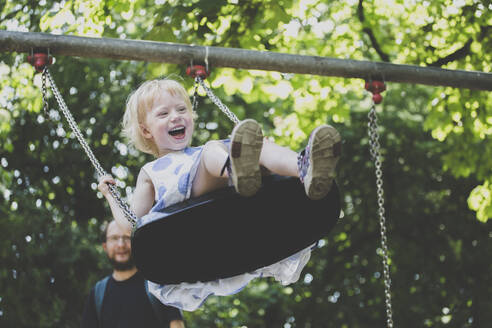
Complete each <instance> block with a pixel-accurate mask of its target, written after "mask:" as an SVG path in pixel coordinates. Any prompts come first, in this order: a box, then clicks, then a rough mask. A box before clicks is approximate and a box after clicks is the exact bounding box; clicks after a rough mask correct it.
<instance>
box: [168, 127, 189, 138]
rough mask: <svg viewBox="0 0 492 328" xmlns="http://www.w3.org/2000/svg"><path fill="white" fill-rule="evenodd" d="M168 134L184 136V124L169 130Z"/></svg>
mask: <svg viewBox="0 0 492 328" xmlns="http://www.w3.org/2000/svg"><path fill="white" fill-rule="evenodd" d="M169 134H170V135H171V136H173V137H184V134H185V128H184V126H181V127H176V128H174V129H172V130H170V131H169Z"/></svg>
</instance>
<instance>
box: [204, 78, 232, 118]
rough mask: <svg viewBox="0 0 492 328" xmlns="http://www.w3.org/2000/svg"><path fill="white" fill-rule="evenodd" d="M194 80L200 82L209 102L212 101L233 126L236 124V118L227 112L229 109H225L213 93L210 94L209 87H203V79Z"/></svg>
mask: <svg viewBox="0 0 492 328" xmlns="http://www.w3.org/2000/svg"><path fill="white" fill-rule="evenodd" d="M196 79H198V82H200V85H201V86H202V88H203V89H205V92H206V93H207V96H208V97H209V98H210V100H212V102H213V103H214V104H215V105H217V107H219V109H220V110H221V111H222V112H223V113H224V114H226V116H227V117H228V118H229V119H230V120H231V121H232V122H234V124H238V123H239V119H238V118H237V116H236V115H235V114H234V113H233V112H231V111H230V110H229V108H227V106H226V105H224V104H223V103H222V102H221V101H220V99H219V98H217V96H216V95H214V93H213V92H212V90H210V88H209V87H207V86H206V85H205V83H204V82H203V79H202V78H201V77H199V76H197V77H196Z"/></svg>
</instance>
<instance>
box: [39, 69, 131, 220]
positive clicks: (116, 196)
mask: <svg viewBox="0 0 492 328" xmlns="http://www.w3.org/2000/svg"><path fill="white" fill-rule="evenodd" d="M46 77H48V80H49V82H50V86H51V90H52V91H53V95H54V96H55V98H56V101H57V102H58V106H59V107H60V109H61V111H62V113H63V115H64V116H65V119H66V120H67V122H68V125H69V126H70V128H71V129H72V131H73V133H74V134H75V136H76V137H77V140H78V141H79V143H80V145H81V146H82V148H83V149H84V151H85V153H86V155H87V157H88V158H89V160H90V161H91V163H92V165H93V166H94V168H95V169H96V171H97V174H98V176H99V178H101V177H102V176H105V175H108V174H107V173H106V171H104V169H103V168H102V166H101V164H100V163H99V161H98V160H97V159H96V157H95V156H94V153H93V152H92V150H91V148H90V147H89V145H88V144H87V142H86V141H85V140H84V137H83V136H82V133H81V132H80V129H79V128H78V126H77V123H76V122H75V120H74V118H73V116H72V113H71V112H70V110H69V109H68V107H67V105H66V104H65V101H64V100H63V98H62V96H61V94H60V92H59V91H58V88H57V87H56V84H55V82H54V80H53V78H52V77H51V73H50V71H49V70H48V68H47V67H45V68H44V70H43V105H44V106H45V108H47V106H48V103H47V100H46V99H47V97H46V93H47V91H46ZM108 186H109V191H110V193H111V195H112V196H113V198H114V199H115V200H116V202H117V203H118V206H119V207H120V208H121V210H122V211H123V214H124V215H125V217H126V218H127V220H128V221H129V222H130V223H131V224H132V225H133V226H135V225H136V222H137V219H138V218H137V215H136V214H135V213H134V212H133V211H132V210H131V209H130V207H129V206H128V204H127V203H126V202H124V201H123V200H122V198H121V196H120V193H119V192H118V190H117V189H116V187H115V186H114V185H112V184H108Z"/></svg>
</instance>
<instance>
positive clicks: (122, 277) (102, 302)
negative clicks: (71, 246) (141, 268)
mask: <svg viewBox="0 0 492 328" xmlns="http://www.w3.org/2000/svg"><path fill="white" fill-rule="evenodd" d="M102 245H103V248H104V251H105V252H106V255H107V256H108V259H109V261H110V262H111V264H112V266H113V273H112V274H111V275H110V276H107V277H105V278H104V279H102V280H100V281H99V282H97V283H96V285H95V286H94V287H93V288H92V289H91V291H90V294H89V296H88V298H87V301H86V304H85V308H84V314H83V316H82V325H81V327H82V328H112V327H128V328H130V327H146V328H154V327H155V328H157V327H159V328H161V327H162V328H163V327H165V328H184V322H183V318H182V315H181V312H180V311H179V310H178V309H176V308H174V307H170V306H166V305H164V304H162V303H160V302H159V301H158V300H157V298H155V297H154V296H153V295H151V294H150V293H149V292H148V290H147V287H146V282H145V280H144V278H143V277H142V276H141V274H140V273H139V272H138V270H137V268H136V267H135V265H134V263H133V259H132V253H131V231H125V230H124V229H122V228H121V227H119V226H118V225H117V224H116V221H114V220H113V221H111V222H109V224H108V225H107V226H106V229H105V233H104V241H103V244H102Z"/></svg>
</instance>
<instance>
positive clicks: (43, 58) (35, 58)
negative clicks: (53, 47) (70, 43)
mask: <svg viewBox="0 0 492 328" xmlns="http://www.w3.org/2000/svg"><path fill="white" fill-rule="evenodd" d="M27 61H28V62H29V63H30V64H31V65H32V66H34V68H35V69H36V71H38V72H39V73H42V72H43V70H44V68H45V67H46V66H48V65H51V64H53V57H51V56H50V55H49V54H47V53H41V52H38V53H35V54H32V55H29V56H27Z"/></svg>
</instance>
